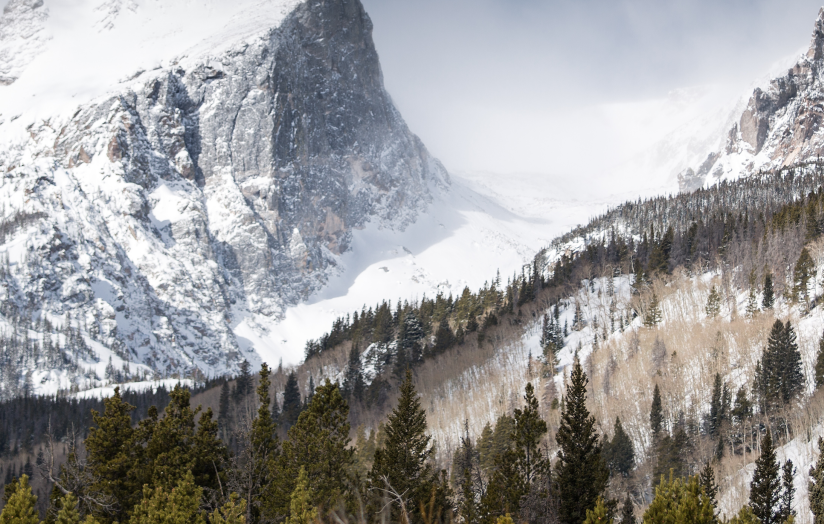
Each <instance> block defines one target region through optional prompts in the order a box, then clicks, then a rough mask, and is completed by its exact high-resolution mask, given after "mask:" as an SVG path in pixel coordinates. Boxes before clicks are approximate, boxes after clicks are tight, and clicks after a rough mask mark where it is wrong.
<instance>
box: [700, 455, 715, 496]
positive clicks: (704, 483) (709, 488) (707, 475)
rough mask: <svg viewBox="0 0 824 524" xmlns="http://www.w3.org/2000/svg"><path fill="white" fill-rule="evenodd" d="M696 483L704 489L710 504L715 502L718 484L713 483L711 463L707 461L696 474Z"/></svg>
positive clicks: (713, 475) (713, 471) (713, 476)
mask: <svg viewBox="0 0 824 524" xmlns="http://www.w3.org/2000/svg"><path fill="white" fill-rule="evenodd" d="M698 483H699V484H700V485H701V488H702V489H703V490H704V494H705V495H706V496H707V497H708V498H709V499H710V501H711V502H712V505H713V506H715V504H716V500H715V499H716V497H717V496H718V484H716V483H715V470H714V469H712V465H711V464H710V463H709V462H707V464H706V465H705V466H704V469H702V470H701V473H699V474H698Z"/></svg>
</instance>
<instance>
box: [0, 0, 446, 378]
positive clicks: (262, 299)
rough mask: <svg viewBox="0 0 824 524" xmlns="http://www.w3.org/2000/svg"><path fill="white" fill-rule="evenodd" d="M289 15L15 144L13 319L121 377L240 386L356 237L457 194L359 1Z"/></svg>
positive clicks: (10, 217)
mask: <svg viewBox="0 0 824 524" xmlns="http://www.w3.org/2000/svg"><path fill="white" fill-rule="evenodd" d="M27 1H29V0H12V2H13V3H14V4H15V5H17V4H18V3H21V2H23V3H25V2H27ZM37 1H38V2H40V3H41V4H42V0H37ZM46 1H47V4H46V5H45V6H42V5H41V6H37V7H36V8H32V7H31V6H29V11H31V10H32V9H47V8H48V0H46ZM29 3H31V2H29ZM110 3H111V2H110ZM293 4H294V5H290V6H289V12H288V14H287V15H286V16H285V17H284V18H283V20H282V22H281V23H280V24H279V25H278V26H277V27H273V28H269V29H267V30H265V31H263V32H262V33H259V34H256V35H251V36H250V35H244V37H243V38H241V39H239V40H238V41H237V42H236V43H233V44H232V45H229V46H224V47H225V49H222V50H221V52H220V53H217V54H215V53H211V52H206V53H201V54H200V55H199V56H197V57H194V58H192V57H187V58H186V59H185V60H180V61H179V62H177V63H175V62H172V63H170V64H169V65H167V66H165V67H161V68H159V69H155V70H153V71H150V72H145V71H140V70H138V71H135V72H134V73H135V74H134V75H133V77H131V78H129V79H127V80H126V81H124V82H125V83H124V84H123V87H122V88H116V89H114V90H113V91H110V92H109V93H108V94H107V95H106V96H103V97H97V98H96V99H94V100H93V101H90V102H89V103H86V104H84V105H82V106H81V107H79V108H78V109H77V111H76V112H75V113H74V114H73V115H71V116H69V117H67V118H56V119H54V120H50V119H38V120H37V121H36V122H33V123H32V124H31V125H28V126H27V128H26V133H25V136H24V137H23V136H22V135H20V136H18V135H14V134H13V133H6V135H7V137H8V136H12V138H6V142H7V145H5V146H3V147H2V148H0V173H2V175H3V178H2V186H1V187H0V198H2V202H4V204H3V206H4V207H3V216H4V221H3V223H2V232H3V235H4V237H3V238H2V240H3V244H2V247H0V253H1V254H2V256H3V258H5V259H6V260H5V270H4V271H3V273H2V275H3V278H2V279H1V280H0V292H1V293H2V298H3V300H4V311H3V312H4V313H5V315H6V317H7V318H8V319H10V318H12V317H14V318H16V319H21V318H23V319H34V320H35V321H37V320H38V319H40V318H42V317H45V318H47V319H49V320H50V321H51V322H53V323H55V324H59V323H60V321H61V320H62V319H63V318H65V317H64V316H65V315H66V313H69V314H70V315H71V318H73V319H75V320H74V322H75V324H76V325H77V326H79V327H82V331H83V333H84V334H85V336H87V337H91V338H95V339H97V340H99V341H100V342H102V343H103V344H104V345H106V346H110V347H112V346H113V347H115V348H119V350H118V352H117V355H119V357H120V358H122V359H123V360H132V361H135V362H139V363H143V364H147V365H149V366H150V367H151V368H153V369H154V370H157V371H160V372H181V373H183V372H191V371H193V370H195V369H198V370H200V371H202V372H204V373H207V374H216V373H222V372H226V371H232V370H234V369H236V366H237V365H238V364H239V363H240V362H241V361H242V360H243V359H244V358H249V359H250V360H257V357H256V356H255V353H254V349H255V347H254V343H253V342H252V341H251V340H249V339H248V338H247V337H246V336H245V334H246V333H249V332H255V329H258V330H262V329H264V328H263V327H260V326H261V325H263V324H265V323H266V322H267V321H271V320H276V319H278V318H279V317H280V315H282V312H283V309H284V307H285V306H287V305H290V304H295V303H297V302H299V301H301V300H304V299H305V298H307V297H308V296H309V295H310V294H311V293H312V292H314V291H316V290H318V289H319V288H321V287H322V286H323V285H324V282H325V280H326V277H327V276H328V275H329V272H330V271H334V268H335V263H336V257H337V256H338V255H339V254H341V253H342V252H344V251H346V250H347V248H348V243H349V241H350V236H351V231H352V229H353V228H359V227H361V226H363V225H364V224H365V223H366V222H368V221H370V220H378V221H381V222H382V223H384V224H386V226H387V227H403V226H404V225H405V224H408V223H409V222H411V221H413V220H414V219H415V216H416V214H417V212H418V211H419V210H420V209H421V208H422V206H423V205H424V204H425V203H426V202H427V201H429V200H430V198H431V194H432V191H433V189H434V188H437V187H439V186H443V185H445V184H448V175H447V174H446V172H445V170H444V169H443V167H442V166H441V165H440V163H438V162H437V161H436V160H435V159H433V158H432V157H431V156H430V155H429V154H428V152H427V151H426V148H425V147H424V146H423V144H422V143H421V142H420V140H419V139H418V138H417V137H416V136H415V135H413V134H412V133H411V132H410V131H409V129H408V128H407V126H406V124H405V123H404V121H403V119H402V118H401V116H400V114H399V113H398V111H397V110H396V109H395V107H394V106H393V104H392V101H391V99H390V97H389V96H388V94H387V93H386V91H385V90H384V87H383V80H382V75H381V69H380V64H379V61H378V55H377V52H376V50H375V47H374V44H373V42H372V38H371V31H372V24H371V21H370V19H369V17H368V15H367V14H366V12H365V11H364V9H363V7H362V5H361V4H360V2H359V0H308V1H306V2H301V3H295V2H293ZM10 5H11V4H10ZM27 5H28V4H27ZM107 5H108V4H107ZM109 7H111V6H109ZM132 7H133V8H135V9H140V6H139V5H137V6H132ZM21 9H22V8H21ZM115 14H116V13H115ZM107 16H108V15H107ZM23 18H25V20H27V21H28V22H30V23H31V24H33V23H34V22H32V21H31V20H32V16H31V15H28V17H27V18H26V17H23ZM28 22H27V23H28ZM31 24H30V25H31ZM106 29H110V27H104V29H101V30H106ZM0 30H2V31H10V29H9V28H5V27H4V26H2V25H0ZM4 43H5V40H4ZM126 45H127V44H126ZM0 49H2V48H0ZM0 52H2V51H0ZM2 56H3V55H0V58H2ZM11 65H12V66H14V67H17V68H18V69H19V67H18V66H17V65H15V64H11ZM3 67H4V64H3V63H2V62H0V75H2V74H4V71H5V70H4V69H3ZM100 67H105V64H101V65H100ZM7 68H8V69H9V70H10V71H11V70H12V67H11V66H8V67H7ZM14 71H17V70H16V69H15V70H14ZM15 74H17V73H16V72H15ZM24 75H25V73H24ZM9 78H11V76H9ZM22 78H24V76H23V77H21V79H22ZM3 89H5V87H0V97H2V96H3V92H2V90H3ZM5 117H7V118H8V120H6V123H5V124H3V123H2V122H3V116H0V128H2V127H3V126H4V125H5V126H10V125H12V122H13V119H14V117H12V116H11V115H8V114H7V115H5ZM9 117H10V118H9ZM0 131H2V129H0ZM18 323H19V321H18ZM24 323H25V322H24ZM241 325H243V326H245V329H246V331H243V334H244V336H240V335H239V331H238V326H241ZM33 326H34V327H32V328H30V329H31V330H33V333H31V335H30V336H31V337H32V338H34V339H36V338H37V337H38V336H41V337H42V334H41V335H38V333H40V332H39V331H38V330H37V329H36V326H37V324H36V323H35V324H33ZM255 326H258V327H257V328H255ZM17 329H20V328H17ZM249 330H251V331H249ZM26 336H27V337H28V336H29V334H28V333H27V334H26ZM8 358H11V357H8ZM15 358H17V359H18V362H17V365H18V366H19V368H20V369H21V373H24V372H25V370H28V371H29V372H30V373H31V372H32V370H34V371H35V372H36V373H41V374H43V373H46V372H47V371H48V370H47V369H43V365H42V363H40V360H38V358H36V357H31V358H28V360H26V359H25V358H23V357H15ZM67 358H72V357H71V355H68V356H67ZM116 364H118V363H117V362H116ZM38 376H39V375H38ZM43 376H44V377H46V376H47V373H46V374H43ZM21 380H23V378H21ZM43 381H44V383H45V382H46V381H47V378H43Z"/></svg>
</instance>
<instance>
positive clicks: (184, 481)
mask: <svg viewBox="0 0 824 524" xmlns="http://www.w3.org/2000/svg"><path fill="white" fill-rule="evenodd" d="M202 496H203V489H202V488H200V487H198V486H196V485H195V482H194V477H193V476H192V473H191V472H187V473H186V474H185V475H184V476H183V477H182V478H181V479H180V480H179V481H178V483H177V485H176V486H175V487H174V488H164V487H163V486H160V485H158V486H157V487H156V488H155V489H154V490H153V489H151V488H150V487H149V486H148V485H146V486H144V487H143V500H142V501H141V502H140V504H138V505H137V506H135V508H134V512H133V514H132V518H131V519H130V520H129V523H130V524H206V519H205V518H204V516H203V513H202V512H201V511H200V502H201V498H202Z"/></svg>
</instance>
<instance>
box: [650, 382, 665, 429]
mask: <svg viewBox="0 0 824 524" xmlns="http://www.w3.org/2000/svg"><path fill="white" fill-rule="evenodd" d="M663 424H664V409H663V407H662V405H661V390H660V389H658V384H655V389H654V390H653V391H652V406H650V410H649V425H650V429H652V435H653V437H655V436H656V435H658V434H659V433H660V432H661V429H662V426H663Z"/></svg>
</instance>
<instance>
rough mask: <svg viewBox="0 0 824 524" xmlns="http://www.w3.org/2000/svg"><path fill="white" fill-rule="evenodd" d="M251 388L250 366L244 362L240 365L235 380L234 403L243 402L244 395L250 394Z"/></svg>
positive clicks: (246, 361)
mask: <svg viewBox="0 0 824 524" xmlns="http://www.w3.org/2000/svg"><path fill="white" fill-rule="evenodd" d="M252 386H253V384H252V373H251V365H250V364H249V361H248V360H244V361H243V362H241V364H240V375H238V377H237V379H236V380H235V391H234V398H235V402H242V401H243V400H245V399H246V395H248V394H249V393H251V392H252Z"/></svg>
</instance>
